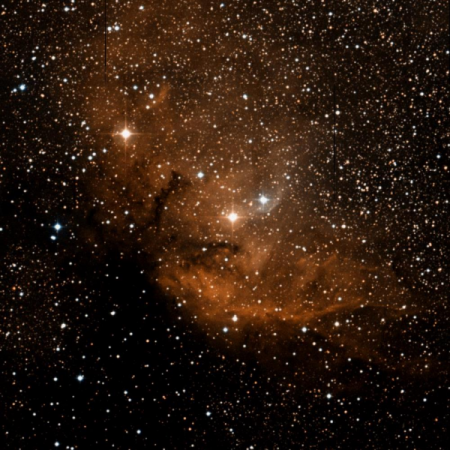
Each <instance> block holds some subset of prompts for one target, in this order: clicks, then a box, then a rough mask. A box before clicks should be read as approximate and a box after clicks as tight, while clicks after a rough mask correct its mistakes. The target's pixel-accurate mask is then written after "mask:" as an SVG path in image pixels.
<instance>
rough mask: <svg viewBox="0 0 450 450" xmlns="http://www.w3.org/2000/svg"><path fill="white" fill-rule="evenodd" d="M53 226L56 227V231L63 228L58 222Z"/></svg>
mask: <svg viewBox="0 0 450 450" xmlns="http://www.w3.org/2000/svg"><path fill="white" fill-rule="evenodd" d="M53 228H54V229H55V230H56V231H59V230H60V229H61V228H62V226H61V225H60V224H59V223H57V224H56V225H54V226H53Z"/></svg>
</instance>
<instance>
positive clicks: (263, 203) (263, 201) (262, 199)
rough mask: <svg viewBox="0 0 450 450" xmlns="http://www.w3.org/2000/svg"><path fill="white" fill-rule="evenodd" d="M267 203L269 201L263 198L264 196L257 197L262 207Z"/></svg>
mask: <svg viewBox="0 0 450 450" xmlns="http://www.w3.org/2000/svg"><path fill="white" fill-rule="evenodd" d="M268 201H269V199H268V198H267V197H265V196H264V195H261V197H259V202H260V203H261V204H262V205H265V204H266V203H267V202H268Z"/></svg>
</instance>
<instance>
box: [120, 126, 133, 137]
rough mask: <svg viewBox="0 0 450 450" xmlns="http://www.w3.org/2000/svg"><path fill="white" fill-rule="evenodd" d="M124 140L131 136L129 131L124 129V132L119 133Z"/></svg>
mask: <svg viewBox="0 0 450 450" xmlns="http://www.w3.org/2000/svg"><path fill="white" fill-rule="evenodd" d="M120 134H121V135H122V137H123V138H124V139H128V138H129V137H130V136H131V131H130V130H128V129H127V128H125V130H123V131H122V133H120Z"/></svg>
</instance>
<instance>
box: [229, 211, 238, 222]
mask: <svg viewBox="0 0 450 450" xmlns="http://www.w3.org/2000/svg"><path fill="white" fill-rule="evenodd" d="M237 218H238V215H237V214H236V213H234V212H232V213H231V214H230V215H229V216H228V220H229V221H230V222H231V223H234V222H236V220H237Z"/></svg>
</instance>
